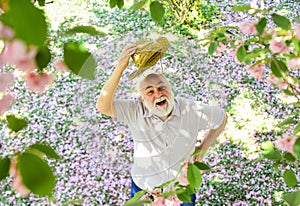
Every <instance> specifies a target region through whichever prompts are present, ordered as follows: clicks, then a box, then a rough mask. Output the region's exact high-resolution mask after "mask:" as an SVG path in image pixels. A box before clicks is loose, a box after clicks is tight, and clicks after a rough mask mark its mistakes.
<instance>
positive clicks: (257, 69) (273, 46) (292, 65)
mask: <svg viewBox="0 0 300 206" xmlns="http://www.w3.org/2000/svg"><path fill="white" fill-rule="evenodd" d="M256 25H257V22H249V21H246V22H241V23H240V24H239V29H240V31H241V32H242V33H243V34H244V35H258V31H257V29H256ZM266 35H271V36H272V39H271V40H270V41H269V42H268V44H269V50H270V52H271V53H272V54H276V55H283V54H288V53H290V52H295V51H294V48H293V46H292V45H287V44H286V40H287V39H291V37H293V36H294V37H295V38H296V39H297V40H298V41H300V24H297V25H294V27H293V29H292V31H291V32H290V33H288V34H286V35H285V36H282V35H278V34H277V33H276V31H275V30H271V31H266V30H265V31H264V32H263V34H262V36H261V37H262V38H263V37H265V36H266ZM226 38H227V40H229V41H230V40H231V39H230V37H226ZM244 43H245V41H243V40H240V39H237V40H235V41H234V43H233V44H232V45H231V46H230V48H227V47H226V45H225V44H223V43H222V42H219V44H218V47H217V49H216V52H215V55H216V56H220V55H221V54H222V52H225V51H227V53H228V54H229V55H230V56H232V57H234V58H235V62H236V63H237V64H241V62H240V61H239V60H238V59H237V50H238V48H239V47H240V46H242V45H243V44H244ZM296 54H297V53H296ZM286 65H287V68H288V69H299V68H300V54H297V56H296V57H293V58H290V59H286ZM264 69H265V65H264V62H262V63H259V64H255V65H251V66H249V67H248V71H249V72H250V74H251V75H252V76H253V77H254V78H255V79H261V78H262V77H263V73H264ZM270 78H271V81H270V83H273V84H275V85H277V86H278V87H279V88H280V89H284V88H285V86H284V85H285V84H286V85H287V84H288V82H286V81H285V82H283V81H276V82H274V81H272V80H274V76H271V77H270Z"/></svg>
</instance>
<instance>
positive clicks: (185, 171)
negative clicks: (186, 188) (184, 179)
mask: <svg viewBox="0 0 300 206" xmlns="http://www.w3.org/2000/svg"><path fill="white" fill-rule="evenodd" d="M188 167H189V162H184V163H183V168H182V170H183V172H184V176H187V170H188Z"/></svg>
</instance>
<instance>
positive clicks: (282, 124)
mask: <svg viewBox="0 0 300 206" xmlns="http://www.w3.org/2000/svg"><path fill="white" fill-rule="evenodd" d="M296 123H297V121H296V120H295V119H294V118H292V117H289V118H287V119H285V120H283V122H281V123H279V124H278V126H279V127H282V126H285V125H289V124H296Z"/></svg>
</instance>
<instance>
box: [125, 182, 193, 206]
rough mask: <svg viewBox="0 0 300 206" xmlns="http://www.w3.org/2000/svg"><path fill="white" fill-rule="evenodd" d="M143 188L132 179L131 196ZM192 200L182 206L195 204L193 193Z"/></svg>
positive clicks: (181, 205)
mask: <svg viewBox="0 0 300 206" xmlns="http://www.w3.org/2000/svg"><path fill="white" fill-rule="evenodd" d="M141 190H142V189H141V188H139V187H138V186H137V185H136V184H135V183H134V181H133V180H132V179H131V189H130V198H133V196H134V195H135V193H137V192H138V191H141ZM191 201H192V202H183V203H181V204H180V206H195V201H196V195H195V194H192V195H191Z"/></svg>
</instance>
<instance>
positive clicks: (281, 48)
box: [270, 37, 289, 54]
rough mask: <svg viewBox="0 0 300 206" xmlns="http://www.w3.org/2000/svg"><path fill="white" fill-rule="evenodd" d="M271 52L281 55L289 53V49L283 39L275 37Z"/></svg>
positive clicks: (271, 42) (272, 41)
mask: <svg viewBox="0 0 300 206" xmlns="http://www.w3.org/2000/svg"><path fill="white" fill-rule="evenodd" d="M270 50H271V51H272V52H273V53H280V54H287V53H289V48H288V47H287V46H286V45H285V43H284V42H283V38H282V37H275V38H274V39H272V40H271V41H270Z"/></svg>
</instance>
